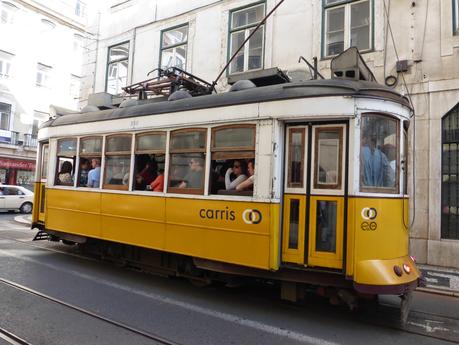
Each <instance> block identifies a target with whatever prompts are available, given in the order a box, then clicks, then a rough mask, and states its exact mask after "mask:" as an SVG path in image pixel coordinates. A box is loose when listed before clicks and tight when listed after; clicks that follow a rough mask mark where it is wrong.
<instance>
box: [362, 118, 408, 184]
mask: <svg viewBox="0 0 459 345" xmlns="http://www.w3.org/2000/svg"><path fill="white" fill-rule="evenodd" d="M360 131H361V137H360V140H361V147H360V190H361V191H362V192H376V193H397V192H398V180H399V178H398V176H399V167H400V164H399V142H400V140H399V130H398V121H397V120H395V119H393V118H390V117H388V116H384V115H376V114H369V115H363V116H362V125H361V129H360Z"/></svg>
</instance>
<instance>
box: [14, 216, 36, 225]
mask: <svg viewBox="0 0 459 345" xmlns="http://www.w3.org/2000/svg"><path fill="white" fill-rule="evenodd" d="M28 217H30V216H16V217H14V221H15V222H17V223H21V224H26V225H32V221H31V220H29V219H26V218H28Z"/></svg>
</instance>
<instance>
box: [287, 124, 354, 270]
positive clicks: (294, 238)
mask: <svg viewBox="0 0 459 345" xmlns="http://www.w3.org/2000/svg"><path fill="white" fill-rule="evenodd" d="M286 135H287V136H286V159H285V186H284V187H285V188H284V191H285V192H284V208H283V210H284V211H283V212H284V214H283V240H282V261H283V262H285V263H294V264H300V265H306V266H313V267H324V268H334V269H341V268H342V267H343V255H344V251H343V238H344V226H345V224H344V210H345V207H344V206H345V197H344V195H345V193H344V190H345V186H344V178H345V176H346V174H345V169H347V166H346V164H345V149H346V140H347V138H346V124H342V123H330V124H320V125H294V126H293V125H292V126H288V127H287V130H286Z"/></svg>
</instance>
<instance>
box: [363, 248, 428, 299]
mask: <svg viewBox="0 0 459 345" xmlns="http://www.w3.org/2000/svg"><path fill="white" fill-rule="evenodd" d="M423 285H424V283H423V278H422V275H421V272H420V271H419V270H418V268H417V267H416V264H415V263H414V261H413V260H412V259H411V257H409V256H403V257H400V258H396V259H386V260H362V261H358V262H357V263H356V267H355V274H354V288H355V290H356V291H357V292H359V293H364V294H382V295H385V294H387V295H402V294H405V293H407V292H409V291H412V290H414V289H416V288H417V287H418V286H423Z"/></svg>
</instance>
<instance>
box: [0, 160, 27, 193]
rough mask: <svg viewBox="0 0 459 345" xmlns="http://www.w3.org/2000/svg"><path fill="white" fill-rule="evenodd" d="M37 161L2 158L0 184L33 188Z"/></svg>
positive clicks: (0, 162)
mask: <svg viewBox="0 0 459 345" xmlns="http://www.w3.org/2000/svg"><path fill="white" fill-rule="evenodd" d="M34 176H35V161H33V160H22V159H12V158H5V157H0V182H1V183H2V184H11V185H19V186H24V187H26V188H33V181H34Z"/></svg>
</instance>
